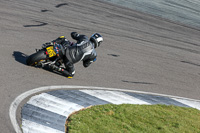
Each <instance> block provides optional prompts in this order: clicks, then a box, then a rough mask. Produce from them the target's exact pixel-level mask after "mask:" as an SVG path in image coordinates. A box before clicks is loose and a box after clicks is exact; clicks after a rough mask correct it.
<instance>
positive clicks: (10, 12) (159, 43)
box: [0, 0, 200, 133]
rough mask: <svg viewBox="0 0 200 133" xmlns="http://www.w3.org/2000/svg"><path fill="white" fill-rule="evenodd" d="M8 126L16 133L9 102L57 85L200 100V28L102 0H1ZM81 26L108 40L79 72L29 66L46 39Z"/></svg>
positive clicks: (1, 113)
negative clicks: (62, 72) (69, 73)
mask: <svg viewBox="0 0 200 133" xmlns="http://www.w3.org/2000/svg"><path fill="white" fill-rule="evenodd" d="M0 14H1V15H0V29H1V32H0V40H1V44H0V56H1V58H0V62H1V64H0V73H1V74H0V79H1V80H0V84H1V87H0V92H1V93H0V105H1V106H0V123H1V124H0V130H1V132H3V133H13V132H14V130H13V128H12V125H11V122H10V119H9V114H8V112H9V106H10V104H11V102H12V101H13V100H14V99H15V98H16V97H17V96H18V95H20V94H21V93H23V92H25V91H28V90H31V89H34V88H37V87H41V86H50V85H81V86H100V87H112V88H124V89H132V90H139V91H147V92H155V93H161V94H168V95H174V96H181V97H187V98H193V99H198V100H200V89H199V88H200V87H199V86H200V82H199V81H200V58H199V57H200V47H199V46H200V43H199V42H200V38H199V35H200V29H199V28H196V27H195V26H194V27H190V26H188V25H184V24H181V23H178V22H174V21H172V20H167V19H163V18H160V17H158V16H152V15H149V14H145V13H141V12H138V11H134V10H131V9H127V8H125V7H120V6H116V5H113V4H108V3H104V2H101V1H99V0H84V1H81V0H76V1H73V0H68V1H66V0H42V1H38V0H18V1H15V0H1V4H0ZM72 31H77V32H79V33H82V34H86V35H88V36H90V35H92V34H93V33H94V32H99V33H101V34H102V35H103V36H104V42H103V44H102V46H101V47H99V48H98V49H97V53H98V57H97V61H96V62H95V63H93V64H92V65H91V66H90V67H89V68H84V67H83V66H82V63H81V62H80V63H78V64H75V67H76V75H75V77H74V78H73V79H67V78H66V77H63V76H62V75H59V74H56V73H52V72H49V71H46V70H43V69H38V68H34V67H29V66H26V65H25V60H26V58H27V56H28V55H30V54H32V53H34V52H35V49H37V48H41V44H43V43H45V42H48V41H51V40H53V39H55V38H57V37H58V36H61V35H65V36H66V37H67V38H68V39H69V40H71V37H70V33H71V32H72Z"/></svg>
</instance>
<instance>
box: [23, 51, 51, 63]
mask: <svg viewBox="0 0 200 133" xmlns="http://www.w3.org/2000/svg"><path fill="white" fill-rule="evenodd" d="M46 58H47V56H46V54H45V50H44V49H42V50H40V51H38V52H37V53H34V54H32V55H30V56H29V57H28V58H27V60H26V64H27V65H28V66H34V65H36V64H37V63H38V62H39V61H40V60H44V59H46Z"/></svg>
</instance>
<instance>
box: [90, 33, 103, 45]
mask: <svg viewBox="0 0 200 133" xmlns="http://www.w3.org/2000/svg"><path fill="white" fill-rule="evenodd" d="M90 41H91V42H92V43H94V48H97V47H99V46H100V44H101V42H103V37H102V36H101V35H100V34H99V33H94V34H93V35H92V36H91V37H90Z"/></svg>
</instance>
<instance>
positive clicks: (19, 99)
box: [9, 85, 200, 133]
mask: <svg viewBox="0 0 200 133" xmlns="http://www.w3.org/2000/svg"><path fill="white" fill-rule="evenodd" d="M55 89H57V90H58V89H59V90H60V89H99V90H115V91H126V92H133V93H141V94H150V95H157V96H164V97H170V98H176V99H182V100H190V101H194V102H198V103H200V100H194V99H189V98H183V97H176V96H171V95H162V94H157V93H151V92H142V91H134V90H126V89H115V88H104V87H93V86H70V85H61V86H45V87H39V88H36V89H33V90H29V91H27V92H24V93H22V94H21V95H19V96H17V97H16V98H15V100H14V101H13V102H12V103H11V105H10V109H9V116H10V120H11V123H12V125H13V128H14V130H15V132H16V133H22V131H21V128H20V127H19V125H18V123H17V118H16V111H17V108H18V106H19V104H20V103H21V102H22V101H23V100H24V99H25V98H27V97H29V96H31V95H33V94H35V93H39V92H42V91H48V90H55Z"/></svg>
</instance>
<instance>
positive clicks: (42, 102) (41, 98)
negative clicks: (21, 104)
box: [27, 93, 84, 116]
mask: <svg viewBox="0 0 200 133" xmlns="http://www.w3.org/2000/svg"><path fill="white" fill-rule="evenodd" d="M27 103H28V104H31V105H34V106H37V107H40V108H42V109H45V110H48V111H51V112H54V113H56V114H59V115H62V116H68V115H69V114H70V113H71V111H72V112H73V111H75V110H80V109H82V108H84V106H81V105H78V104H76V103H73V102H69V101H67V100H63V99H60V98H58V97H55V96H52V95H49V94H47V93H42V94H40V95H37V96H34V97H32V98H31V99H30V100H29V101H28V102H27ZM63 107H71V108H70V109H73V110H66V109H67V108H63Z"/></svg>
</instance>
